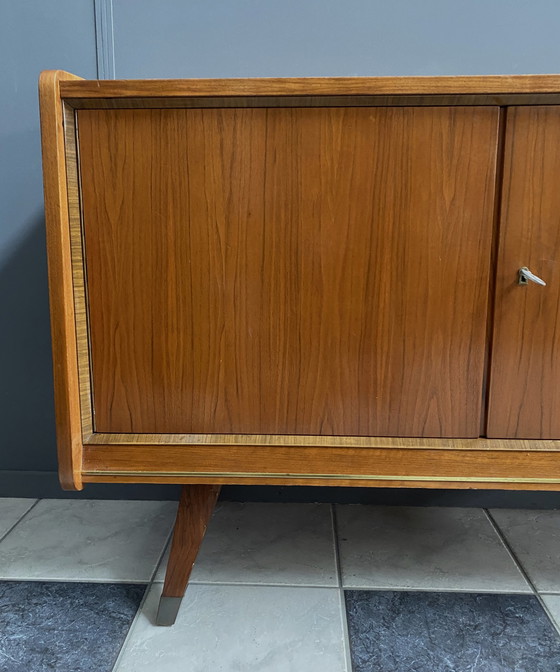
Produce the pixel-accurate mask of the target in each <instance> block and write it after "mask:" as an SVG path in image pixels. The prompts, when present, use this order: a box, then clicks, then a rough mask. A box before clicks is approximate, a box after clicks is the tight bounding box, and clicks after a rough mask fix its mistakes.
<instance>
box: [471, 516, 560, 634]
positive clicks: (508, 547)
mask: <svg viewBox="0 0 560 672" xmlns="http://www.w3.org/2000/svg"><path fill="white" fill-rule="evenodd" d="M483 511H484V513H485V514H486V517H487V518H488V521H489V522H490V525H492V527H493V528H494V532H495V533H496V534H497V535H498V537H499V539H500V541H501V542H502V544H503V545H504V547H505V549H506V551H507V552H508V553H509V554H510V556H511V559H512V560H513V562H514V563H515V566H516V567H517V569H518V571H519V572H520V574H521V576H522V577H523V578H524V579H525V581H527V583H528V585H529V587H530V588H531V590H532V592H533V595H534V596H535V597H536V598H537V601H538V603H539V604H540V605H541V607H542V609H543V611H544V612H545V614H546V615H547V617H548V620H549V621H550V623H551V625H552V627H553V628H554V629H555V630H556V632H557V633H558V634H559V635H560V623H557V622H556V620H555V619H554V617H553V616H552V614H551V612H550V611H549V609H548V607H547V605H546V603H545V601H544V600H543V599H542V597H541V594H540V593H539V590H538V588H537V587H536V585H535V584H534V582H533V580H532V579H531V577H530V576H529V574H528V573H527V571H526V570H525V568H524V567H523V565H522V563H521V560H519V558H518V557H517V555H516V554H515V551H514V550H513V547H512V546H511V544H510V543H509V541H508V540H507V539H506V537H505V535H504V533H503V532H502V530H501V529H500V527H499V525H498V523H497V522H496V521H495V520H494V517H493V516H492V514H491V513H490V511H489V509H483Z"/></svg>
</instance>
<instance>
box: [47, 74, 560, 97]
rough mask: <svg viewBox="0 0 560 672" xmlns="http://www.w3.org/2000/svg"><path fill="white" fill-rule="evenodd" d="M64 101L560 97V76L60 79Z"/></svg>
mask: <svg viewBox="0 0 560 672" xmlns="http://www.w3.org/2000/svg"><path fill="white" fill-rule="evenodd" d="M59 86H60V96H61V98H136V97H142V98H150V97H190V96H192V97H196V96H297V95H301V96H310V95H323V96H360V95H364V96H376V95H379V96H387V95H399V96H407V95H410V96H414V95H416V96H418V95H422V96H432V95H434V96H437V95H462V94H463V95H464V94H468V95H492V94H547V93H551V94H554V93H560V74H554V75H552V74H551V75H480V76H478V75H477V76H474V75H470V76H453V77H450V76H442V77H425V76H422V77H288V78H244V79H138V80H133V79H129V80H86V79H60V80H59Z"/></svg>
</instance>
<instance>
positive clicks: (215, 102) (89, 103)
mask: <svg viewBox="0 0 560 672" xmlns="http://www.w3.org/2000/svg"><path fill="white" fill-rule="evenodd" d="M64 103H65V104H66V105H68V106H69V107H72V108H74V109H77V110H109V109H148V108H158V109H164V108H209V107H220V108H228V107H403V106H405V107H421V106H446V107H449V106H468V105H485V106H493V105H500V106H505V105H558V104H559V103H560V93H470V94H460V93H455V94H451V93H449V94H424V95H399V94H395V95H353V96H350V95H349V96H334V95H333V96H322V95H315V96H213V97H209V96H182V97H181V96H176V97H170V98H160V97H148V98H145V97H142V98H140V97H120V98H65V99H64Z"/></svg>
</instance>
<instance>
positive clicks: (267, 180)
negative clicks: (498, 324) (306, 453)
mask: <svg viewBox="0 0 560 672" xmlns="http://www.w3.org/2000/svg"><path fill="white" fill-rule="evenodd" d="M78 119H79V137H80V155H81V172H82V185H83V208H84V229H85V243H86V257H87V266H88V285H89V300H90V311H91V344H92V363H93V387H94V402H95V413H96V416H95V427H96V430H97V431H102V432H140V433H152V432H153V433H159V432H169V433H191V432H193V433H213V432H217V433H232V432H233V433H248V434H252V433H261V434H268V433H273V434H324V435H329V434H332V435H365V436H368V435H381V436H397V435H400V436H448V437H453V436H465V437H468V436H478V434H479V426H480V407H481V386H482V370H483V359H484V339H485V325H486V298H487V287H488V265H489V256H490V241H491V228H492V222H491V219H492V207H493V203H492V201H493V192H494V185H493V179H494V171H495V160H496V143H497V121H498V112H497V109H496V108H480V107H479V108H389V109H383V108H375V109H373V108H372V109H368V108H337V109H331V108H322V109H307V108H297V109H282V108H279V109H270V110H266V109H228V110H216V109H208V110H106V111H89V110H80V111H79V112H78Z"/></svg>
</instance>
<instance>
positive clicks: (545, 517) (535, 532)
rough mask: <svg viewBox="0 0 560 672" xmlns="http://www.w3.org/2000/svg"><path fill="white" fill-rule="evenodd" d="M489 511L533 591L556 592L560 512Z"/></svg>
mask: <svg viewBox="0 0 560 672" xmlns="http://www.w3.org/2000/svg"><path fill="white" fill-rule="evenodd" d="M490 513H491V515H492V517H493V518H494V520H495V521H496V523H497V525H498V527H499V528H500V530H501V531H502V533H503V535H504V537H505V538H506V539H507V541H508V543H509V544H510V546H511V548H512V550H513V552H514V553H515V555H516V556H517V559H518V560H519V561H520V562H521V564H522V565H523V568H524V569H525V571H526V572H527V574H528V575H529V578H530V579H531V581H533V583H534V584H535V587H536V588H537V590H538V591H540V592H543V593H560V511H526V510H520V509H492V510H491V511H490Z"/></svg>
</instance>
